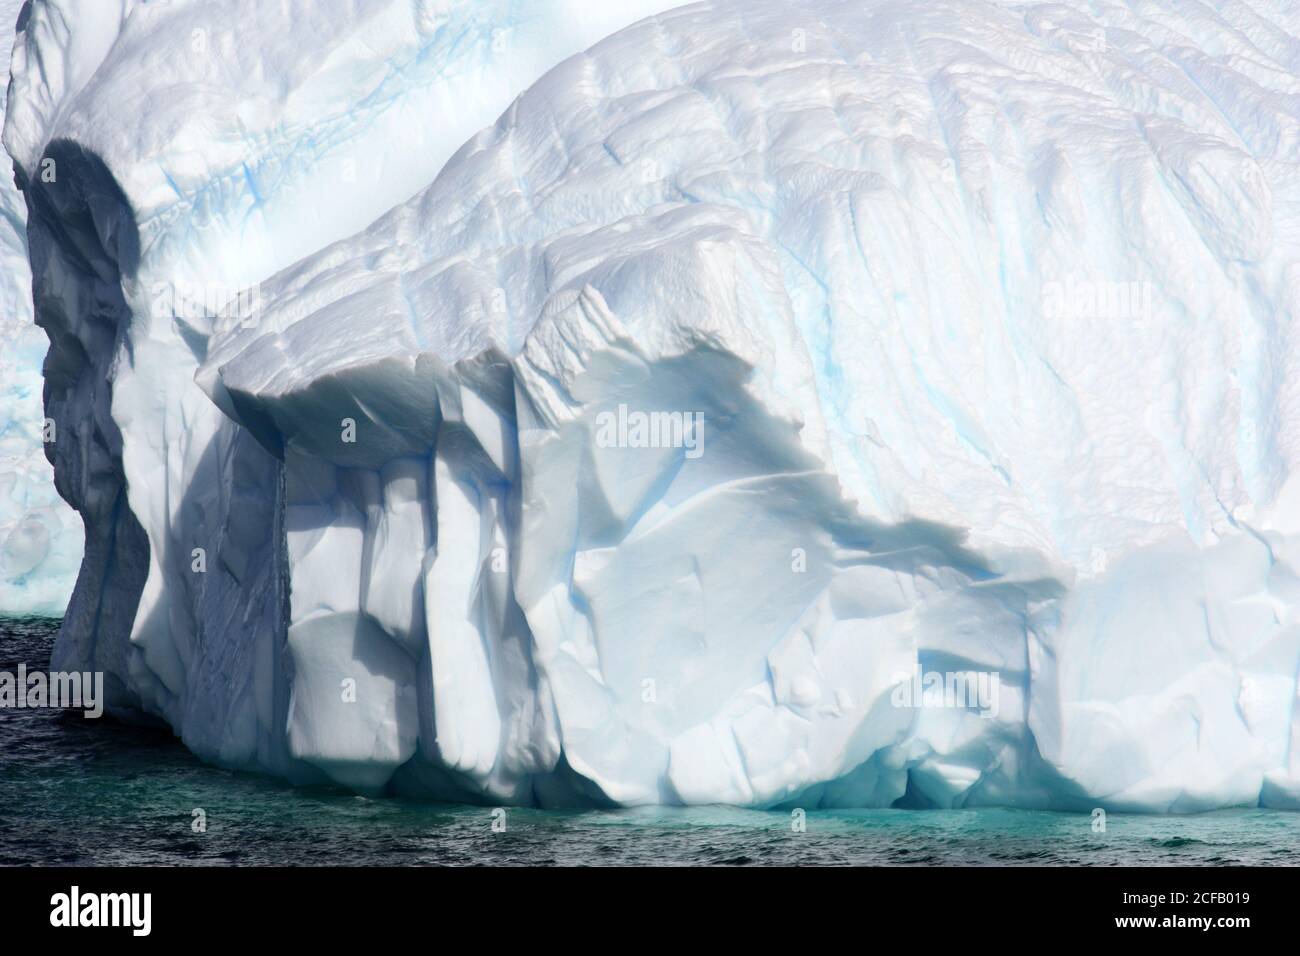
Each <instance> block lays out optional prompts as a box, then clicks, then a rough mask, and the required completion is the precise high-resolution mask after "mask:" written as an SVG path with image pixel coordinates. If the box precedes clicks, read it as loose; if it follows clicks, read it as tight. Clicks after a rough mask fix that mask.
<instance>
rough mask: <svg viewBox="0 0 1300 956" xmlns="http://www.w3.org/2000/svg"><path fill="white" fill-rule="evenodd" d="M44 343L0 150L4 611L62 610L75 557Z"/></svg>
mask: <svg viewBox="0 0 1300 956" xmlns="http://www.w3.org/2000/svg"><path fill="white" fill-rule="evenodd" d="M21 7H22V2H21V0H0V81H3V82H6V83H7V80H8V77H9V52H10V50H11V49H12V47H13V42H14V25H15V24H16V23H17V21H18V13H19V10H20V8H21ZM3 118H4V102H3V99H0V120H3ZM47 344H48V340H47V339H46V337H45V333H44V332H42V331H41V330H40V329H39V328H37V326H36V325H35V324H34V323H33V321H32V276H31V270H30V268H29V267H28V264H27V207H26V204H25V202H24V200H23V197H22V194H21V193H20V192H19V191H18V190H17V189H16V188H15V187H14V174H13V165H12V164H11V163H10V161H9V156H8V154H7V153H5V152H4V151H3V150H0V612H2V613H7V614H50V615H56V616H57V615H59V614H62V613H63V609H64V608H65V607H66V606H67V603H68V596H69V595H70V594H72V585H73V583H74V582H75V581H76V579H77V567H78V565H80V563H81V542H82V527H81V519H80V517H78V515H77V513H76V512H75V511H73V510H72V509H71V508H70V507H68V505H67V504H66V503H65V502H64V501H63V499H62V498H60V497H59V495H58V492H57V491H55V488H54V471H53V469H52V468H51V467H50V463H49V462H48V461H47V460H46V458H45V440H46V439H47V438H49V437H57V433H56V434H55V435H54V436H51V434H50V429H49V426H48V424H47V423H46V421H45V413H44V412H43V411H42V408H41V363H42V361H43V360H44V358H45V350H46V346H47Z"/></svg>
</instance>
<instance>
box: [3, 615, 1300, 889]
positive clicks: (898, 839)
mask: <svg viewBox="0 0 1300 956" xmlns="http://www.w3.org/2000/svg"><path fill="white" fill-rule="evenodd" d="M57 629H58V622H57V621H50V620H12V619H10V620H6V619H0V670H2V671H8V672H10V673H15V672H16V671H17V667H18V663H19V662H20V661H21V662H25V663H26V665H27V667H28V669H29V670H33V669H35V670H42V671H43V670H47V669H48V666H49V654H50V647H51V645H52V643H53V639H54V635H55V633H56V631H57ZM195 810H202V811H203V816H204V818H205V821H206V830H205V831H204V832H195V829H194V821H195V814H194V811H195ZM495 819H497V822H498V826H497V828H496V829H494V827H493V823H494V816H493V808H489V807H478V806H454V805H446V804H435V803H419V802H411V801H399V800H389V799H367V798H364V797H358V796H355V795H353V794H349V793H345V792H341V791H334V790H329V789H296V788H293V787H289V786H287V785H285V784H282V783H279V782H277V781H275V780H271V779H267V778H264V777H260V776H257V775H254V774H247V773H235V772H231V771H228V770H221V769H218V768H215V767H210V766H207V765H205V764H203V763H201V762H200V761H199V760H197V759H196V758H195V757H194V756H193V755H191V754H190V753H189V751H187V750H186V749H185V748H184V746H182V745H181V743H180V742H179V741H178V740H177V739H175V738H174V737H172V736H171V735H170V734H169V733H166V732H163V731H155V730H147V729H141V728H137V727H129V726H125V725H123V724H120V723H116V722H114V721H112V720H109V719H107V718H104V719H100V720H85V719H84V718H82V717H81V716H80V714H79V713H76V712H62V711H56V710H49V709H44V710H32V709H22V710H19V709H6V708H0V865H15V864H40V865H58V864H77V865H127V866H130V865H175V864H227V863H228V864H238V865H246V866H247V865H259V864H266V865H285V864H303V865H331V864H342V865H353V866H356V865H369V864H376V865H394V864H453V865H460V864H465V865H468V864H495V865H606V864H614V865H636V866H644V865H661V864H686V865H747V866H761V865H844V864H859V865H871V864H876V865H881V864H886V865H904V866H905V865H912V866H940V865H945V864H959V865H990V866H1008V865H1017V864H1039V865H1044V864H1047V865H1050V864H1061V865H1077V864H1092V865H1107V866H1113V865H1129V864H1144V865H1184V866H1185V865H1211V866H1213V865H1230V864H1237V865H1243V864H1244V865H1252V864H1271V865H1278V864H1282V865H1300V813H1285V812H1278V811H1269V810H1258V809H1241V810H1224V811H1219V812H1215V813H1205V814H1197V815H1191V816H1137V815H1123V814H1110V815H1109V816H1108V818H1107V821H1106V830H1105V832H1104V833H1097V832H1094V830H1093V826H1092V820H1091V818H1090V817H1089V816H1088V815H1086V814H1071V813H1047V812H1040V811H1030V810H998V809H981V810H860V811H810V812H809V813H808V814H807V817H806V821H805V822H806V829H805V830H803V832H797V831H796V828H795V827H794V826H793V823H794V821H793V820H792V817H791V814H790V813H788V812H785V811H781V812H777V811H770V812H769V811H753V810H737V809H733V808H728V807H704V808H692V809H680V808H666V809H643V810H619V811H591V810H584V811H554V810H523V809H509V810H507V811H505V817H504V824H505V828H504V830H501V829H500V819H499V817H498V818H495Z"/></svg>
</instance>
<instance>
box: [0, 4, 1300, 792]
mask: <svg viewBox="0 0 1300 956" xmlns="http://www.w3.org/2000/svg"><path fill="white" fill-rule="evenodd" d="M81 6H82V5H80V4H76V3H72V2H71V0H47V2H44V3H42V2H39V0H38V2H36V3H35V4H34V5H33V8H32V14H31V17H30V18H29V22H28V26H27V29H26V31H25V33H24V36H23V37H22V38H21V39H20V45H19V49H18V52H17V53H16V56H15V66H14V74H15V78H14V85H13V87H12V91H11V100H10V112H9V118H8V121H7V125H6V129H5V144H6V146H7V147H8V149H9V150H10V152H11V153H12V154H13V155H14V156H15V159H16V161H17V165H18V167H19V169H20V173H21V175H22V177H23V179H24V182H25V183H26V185H27V196H28V203H29V207H30V211H31V219H30V226H29V231H30V238H31V246H32V262H33V273H34V277H35V278H34V282H35V289H36V303H37V311H38V318H39V319H40V321H41V322H42V323H43V324H45V326H46V327H47V329H50V330H51V335H52V339H53V346H52V352H51V360H50V362H49V366H48V368H47V379H48V385H47V388H48V390H49V391H48V401H47V406H48V409H49V411H50V413H51V414H52V415H53V417H54V418H55V419H56V420H57V422H58V424H59V427H60V428H61V429H64V430H65V431H70V432H71V433H72V434H73V435H74V436H75V439H76V440H74V441H71V442H65V440H64V438H63V437H62V436H63V434H64V433H65V432H60V439H59V441H58V442H57V443H56V446H55V449H56V450H55V460H56V469H57V471H58V474H59V476H60V481H62V482H66V483H67V484H68V485H69V486H72V487H73V488H74V490H73V493H72V494H71V495H70V497H71V498H72V500H73V501H74V503H75V504H76V505H77V506H78V508H79V510H80V511H81V512H82V515H83V517H84V518H85V520H86V525H87V556H86V559H85V563H84V565H83V569H82V574H81V577H80V579H79V582H78V588H77V591H76V594H75V595H74V598H73V603H72V608H71V610H70V614H69V617H68V619H67V621H66V623H65V626H64V631H63V633H62V635H61V637H60V641H59V644H58V648H57V653H56V658H55V664H54V666H56V667H72V666H76V667H79V668H87V667H92V666H94V667H99V668H103V669H105V670H107V671H109V673H110V680H109V687H110V694H111V695H112V696H111V698H110V699H111V702H112V703H113V704H114V705H115V706H117V707H120V708H131V709H134V710H137V711H143V712H146V713H151V714H156V715H158V716H161V717H162V718H164V719H165V720H166V721H168V722H169V723H170V724H171V726H172V727H173V728H175V729H176V730H177V731H178V732H179V733H180V734H181V735H182V737H183V738H184V739H185V741H186V742H187V743H188V744H189V745H190V746H191V747H192V748H193V749H194V750H195V751H196V752H198V753H199V754H201V755H202V756H204V757H206V758H208V759H212V760H216V761H219V762H222V763H225V764H229V765H236V766H247V767H259V768H262V769H268V770H271V771H273V772H276V773H279V774H283V775H285V776H288V777H289V778H291V779H295V780H314V779H322V778H328V779H331V780H334V781H337V782H339V783H342V784H345V785H347V786H350V787H354V788H356V789H358V790H363V791H367V792H375V791H391V792H399V793H422V794H433V795H439V796H447V797H453V798H458V799H480V800H484V801H492V802H507V803H514V802H518V803H530V802H537V803H542V804H547V805H553V804H562V803H575V802H587V803H591V802H595V803H602V802H613V803H618V804H639V803H677V802H688V803H706V802H725V803H736V804H746V805H759V806H773V805H782V804H788V805H798V806H804V807H812V806H818V805H829V806H876V805H889V804H891V803H895V802H900V803H902V804H904V805H910V806H970V805H978V804H1017V805H1032V806H1050V807H1062V808H1074V809H1083V808H1090V807H1094V806H1105V807H1112V808H1119V809H1141V810H1160V811H1163V810H1173V811H1189V810H1198V809H1204V808H1210V807H1217V806H1225V805H1233V804H1256V803H1261V804H1264V805H1268V806H1283V807H1297V806H1300V734H1295V735H1294V736H1293V733H1292V731H1293V729H1297V721H1300V709H1298V708H1297V669H1298V667H1300V626H1297V624H1298V622H1297V615H1296V609H1297V607H1298V606H1300V604H1298V602H1300V578H1297V574H1296V569H1297V567H1298V566H1300V565H1298V562H1300V550H1297V549H1298V547H1300V478H1297V477H1296V474H1297V463H1298V456H1300V391H1298V390H1300V375H1298V374H1297V369H1296V368H1295V366H1296V364H1297V356H1298V355H1300V352H1298V351H1297V347H1296V342H1295V341H1294V337H1295V333H1294V332H1293V323H1294V321H1295V319H1296V318H1297V312H1298V311H1300V14H1298V13H1297V12H1296V10H1295V8H1294V7H1293V6H1292V5H1290V4H1288V3H1286V2H1284V0H1249V2H1235V3H1231V4H1224V5H1222V9H1220V10H1218V11H1214V10H1211V9H1210V8H1209V7H1207V6H1204V5H1197V6H1194V7H1193V6H1189V5H1183V4H1172V3H1171V4H1161V5H1157V4H1142V5H1135V6H1132V7H1130V6H1119V5H1113V6H1112V5H1102V4H1096V5H1094V4H1087V5H1085V4H1082V3H1077V4H1075V3H1072V4H1031V3H1010V2H1008V3H977V2H970V0H965V2H947V0H940V2H934V3H926V4H911V3H901V2H882V0H877V2H866V3H864V2H862V0H854V2H851V3H848V2H846V3H840V2H834V0H819V2H790V0H781V2H766V0H763V2H756V0H746V2H742V3H728V2H719V3H706V4H697V5H693V6H689V7H683V8H680V9H676V10H671V11H665V12H661V13H659V15H658V16H657V17H654V18H652V19H649V20H643V21H640V22H637V23H635V24H633V25H630V26H627V27H626V28H624V29H622V30H620V31H619V32H617V33H614V34H613V35H611V36H609V37H608V38H607V39H605V40H603V41H601V42H600V43H598V44H597V45H596V46H594V47H592V48H591V49H590V50H589V51H588V52H587V53H585V54H582V55H579V56H575V57H573V58H571V59H568V60H565V61H564V62H562V63H560V64H559V65H558V66H556V67H555V68H554V69H553V70H551V71H550V72H549V73H546V74H545V76H542V77H541V78H540V79H538V80H537V82H536V83H534V84H533V85H532V86H531V87H529V88H528V89H527V91H526V92H524V93H523V94H522V96H520V97H519V98H518V99H517V100H516V101H515V102H514V103H513V104H511V105H510V106H509V108H508V109H506V112H505V113H504V114H503V115H501V117H500V119H499V120H497V121H496V123H495V124H494V125H491V126H488V127H487V128H486V129H483V130H482V131H481V132H479V133H477V135H474V136H473V137H472V138H470V139H469V141H468V142H467V143H465V145H464V146H462V147H461V148H460V149H459V150H458V151H455V152H454V155H452V153H453V151H454V150H455V148H456V146H458V145H459V142H460V139H458V138H457V136H458V134H459V132H460V126H459V125H457V123H447V124H444V123H443V122H442V121H441V116H442V114H441V113H440V112H439V111H440V110H441V109H444V108H447V109H453V108H460V109H462V110H463V113H462V114H458V115H459V116H460V120H463V121H464V122H466V123H467V122H469V121H470V120H471V119H473V120H474V121H475V122H476V123H477V124H478V125H480V126H481V125H483V124H485V123H487V122H490V121H491V119H492V118H493V117H494V115H495V113H494V112H493V111H494V110H496V109H497V108H498V106H501V107H504V106H505V103H504V102H503V103H500V104H497V103H496V101H495V100H494V99H493V98H494V97H498V96H504V95H505V94H504V91H503V89H502V88H500V87H498V86H493V87H492V89H490V90H485V89H484V87H485V86H486V85H487V84H488V82H489V81H488V80H485V79H483V77H485V76H491V77H494V78H495V77H497V76H498V74H499V73H500V72H501V71H500V69H499V68H498V67H499V63H497V65H496V66H494V63H496V61H494V57H500V56H505V57H506V58H507V59H511V58H512V57H513V55H514V54H512V53H510V52H505V53H503V52H502V47H505V48H506V49H507V51H508V50H509V49H511V48H512V47H511V46H510V43H515V44H520V45H521V46H520V47H515V48H514V49H521V48H523V47H526V48H527V49H528V50H530V51H531V52H530V53H529V54H528V56H527V57H523V59H526V60H527V62H528V64H529V66H528V68H527V69H524V68H521V69H520V70H519V71H518V74H517V75H516V76H514V77H513V78H511V79H510V80H508V81H498V80H497V79H493V80H492V81H491V82H492V83H498V82H501V83H504V84H505V85H506V86H508V85H509V84H510V83H514V82H516V80H517V81H518V82H519V85H520V87H522V86H523V85H525V84H526V83H527V82H528V81H530V80H531V79H533V78H534V77H530V76H526V75H525V74H526V73H527V72H528V70H529V69H532V68H533V67H534V66H536V67H537V68H538V72H540V69H541V68H542V67H544V66H545V65H546V61H547V60H548V59H549V60H550V61H551V62H557V61H558V60H559V59H560V58H561V57H562V56H564V55H567V54H568V53H570V52H573V51H571V50H564V49H560V48H559V47H558V46H557V45H556V44H557V43H559V42H569V41H572V40H574V37H573V29H572V28H573V26H574V24H577V23H581V22H582V21H581V20H580V19H571V20H569V21H567V22H566V21H565V19H564V18H565V16H567V15H568V13H567V12H566V11H564V10H563V9H562V8H563V7H564V5H563V4H558V5H555V6H554V7H549V6H546V5H543V6H542V7H539V8H538V9H544V10H547V11H550V12H551V13H554V16H555V17H556V18H557V19H555V20H551V21H549V26H550V28H549V29H539V30H536V31H533V32H531V33H530V32H528V31H526V30H522V29H517V28H516V25H515V24H514V23H513V22H512V21H510V20H509V19H507V17H508V12H507V7H508V5H507V4H504V3H503V4H501V5H500V9H499V12H498V8H497V7H494V6H492V5H490V4H489V5H487V6H486V7H485V6H483V5H481V4H475V5H474V6H473V8H472V10H471V7H470V5H468V4H465V5H460V4H427V5H420V4H415V5H412V4H409V3H396V2H391V3H384V2H374V3H371V4H364V3H361V4H356V5H354V8H355V9H354V11H353V12H352V13H349V14H348V15H347V16H342V17H340V18H339V19H337V20H333V19H332V20H330V21H329V22H323V23H317V22H315V21H311V20H310V18H307V17H305V15H304V22H294V23H292V24H286V23H284V22H283V21H282V20H281V19H280V18H281V15H282V13H281V9H279V8H278V9H276V10H271V9H269V8H270V7H272V6H277V7H278V5H267V4H255V3H251V2H234V0H226V2H221V3H206V4H201V5H199V4H184V3H181V2H179V0H173V2H171V3H167V4H147V5H146V4H142V5H140V6H136V7H134V8H131V7H130V5H123V12H124V13H129V14H130V15H129V16H124V18H123V19H122V20H121V21H120V23H121V27H120V32H118V33H117V35H116V39H111V38H110V39H109V40H108V41H104V40H103V37H105V36H107V35H108V32H109V31H107V30H106V29H105V30H98V31H96V32H95V33H94V37H93V42H92V38H91V37H90V36H89V34H87V36H86V37H82V36H81V27H80V26H77V27H75V28H72V29H69V28H67V24H69V23H71V22H73V21H72V19H71V18H70V17H67V16H66V14H68V13H69V12H70V11H72V10H73V8H78V7H81ZM489 8H491V9H489ZM95 9H96V10H101V11H102V10H104V9H107V5H99V6H96V7H95ZM484 11H486V12H484ZM556 11H558V12H556ZM299 12H300V13H301V12H302V11H299ZM621 12H622V13H625V14H626V17H625V18H624V21H625V22H626V23H629V24H630V23H632V21H634V20H636V19H637V17H639V16H641V15H643V14H645V13H647V12H652V11H650V10H644V9H642V10H632V9H631V8H630V7H629V8H627V9H625V10H622V11H621ZM61 15H62V16H61ZM547 15H548V14H540V15H539V16H541V17H542V19H543V20H545V18H546V16H547ZM611 16H613V14H611ZM412 17H414V18H415V20H414V22H412ZM493 17H499V19H493ZM481 18H482V19H481ZM308 21H310V22H308ZM562 22H566V30H564V31H558V30H557V29H556V24H557V23H562ZM288 26H292V27H293V30H292V34H291V39H290V38H289V37H290V34H289V33H286V32H285V31H286V29H287V27H288ZM606 27H608V28H610V29H612V26H611V25H610V24H605V25H603V26H602V30H605V28H606ZM605 32H607V31H605ZM561 34H562V35H563V36H564V37H565V40H564V41H558V40H557V39H556V37H557V35H561ZM196 37H197V38H200V39H201V41H202V42H201V43H200V46H201V48H202V52H201V53H198V54H196V53H195V52H194V49H195V48H194V42H195V38H196ZM227 37H229V38H230V39H227ZM466 37H469V39H465V38H466ZM502 37H507V38H510V42H505V41H502ZM594 39H595V37H588V38H585V39H584V40H583V41H582V43H579V44H578V45H579V46H582V45H586V43H587V42H589V41H591V40H594ZM417 43H418V44H419V45H420V46H419V51H418V52H413V51H411V49H410V47H411V45H413V44H417ZM97 44H98V45H97ZM529 44H532V45H531V46H530V45H529ZM144 51H147V53H146V52H144ZM511 61H512V62H513V59H511ZM38 65H39V68H38ZM92 75H93V79H90V77H92ZM476 78H477V79H476ZM164 91H165V94H166V95H164ZM480 93H481V95H480ZM439 97H441V99H439ZM448 104H454V107H453V106H449V105H448ZM475 110H478V111H479V112H480V113H481V114H483V115H478V116H477V117H475V116H473V115H471V114H473V113H474V111H475ZM458 122H459V120H458ZM448 129H449V130H451V132H448V133H447V135H446V136H444V135H443V130H448ZM462 139H463V137H462ZM413 144H415V145H413ZM431 144H432V145H431ZM417 147H418V148H417ZM448 157H450V158H448ZM43 159H52V160H54V161H55V165H56V166H57V169H58V175H57V178H56V181H55V182H49V183H47V182H44V181H42V180H41V179H40V177H39V170H40V168H41V164H42V160H43ZM349 159H351V160H352V161H353V164H354V166H355V169H352V167H350V166H349V163H348V162H347V160H349ZM349 170H352V171H355V172H357V175H356V176H352V177H349V176H348V175H347V173H348V172H349ZM435 174H436V178H434V175H435ZM420 176H424V179H423V180H420ZM430 179H432V184H431V185H427V187H426V188H423V189H422V191H420V192H418V193H416V194H415V195H414V198H411V199H409V200H407V201H405V202H403V203H402V204H401V205H398V206H397V207H396V208H394V209H392V211H391V212H388V213H387V214H386V215H383V216H382V218H379V219H378V220H377V221H375V222H374V223H373V225H370V226H369V227H368V228H366V229H364V231H362V232H360V233H358V234H356V235H352V236H351V237H347V234H348V233H349V232H351V231H352V230H353V229H355V228H357V227H359V226H360V225H362V224H363V223H364V222H366V221H369V220H370V219H373V218H374V216H375V215H378V214H379V213H380V212H382V211H383V209H384V208H387V206H389V205H391V204H392V203H393V202H395V201H398V200H400V199H402V198H403V197H402V195H399V194H401V193H403V190H406V194H409V193H410V192H414V191H415V189H417V188H419V186H420V185H422V184H424V183H428V181H429V180H430ZM408 187H409V189H408ZM377 207H378V208H377ZM333 240H339V241H337V242H333V244H332V245H328V246H326V247H324V248H323V249H322V248H320V247H321V246H322V244H324V243H327V242H331V241H333ZM304 255H305V256H306V258H304V259H301V261H296V260H298V259H300V258H301V257H302V256H304ZM182 281H188V282H192V283H195V284H206V286H208V287H217V288H222V289H239V288H242V287H245V286H252V285H254V284H259V285H257V289H256V294H255V295H253V296H251V297H250V296H249V295H247V294H245V295H240V296H235V297H233V301H232V303H231V304H230V305H229V306H228V307H226V308H225V309H222V310H200V312H199V314H197V315H196V314H194V311H193V310H190V309H179V308H177V307H176V303H175V297H174V296H171V297H169V296H164V297H163V299H164V300H165V301H164V305H163V307H161V308H160V305H159V295H158V292H159V288H160V285H161V287H162V288H163V289H164V290H166V289H169V288H174V287H175V285H176V284H177V283H179V282H182ZM650 413H658V414H659V415H660V416H661V421H668V420H669V419H666V418H663V417H662V416H664V415H668V416H676V418H675V421H676V423H678V424H679V425H681V426H682V427H681V428H680V429H679V431H678V433H677V434H676V435H672V434H671V432H668V433H667V434H669V436H670V437H672V438H674V439H675V441H670V442H667V443H666V445H667V447H664V445H665V443H663V442H658V441H655V442H640V441H637V440H636V438H635V437H634V433H635V427H633V428H632V429H631V430H629V428H628V427H626V426H627V425H629V423H632V422H633V421H634V420H635V419H636V417H637V416H640V415H646V414H650ZM611 422H617V423H618V425H619V426H620V427H614V428H611V427H610V425H611ZM630 432H631V433H630ZM611 436H612V437H611ZM661 437H662V436H661ZM645 445H650V446H658V447H641V446H645ZM196 549H200V550H197V551H196ZM935 675H938V677H939V678H944V677H947V678H949V679H951V678H952V677H953V676H954V675H961V676H962V677H963V679H968V680H969V681H970V682H971V683H972V684H973V685H976V686H978V687H979V688H980V689H981V690H983V691H985V692H986V693H984V694H980V695H978V697H979V699H978V700H974V699H966V700H962V699H956V700H954V699H952V696H951V695H949V698H948V699H947V700H945V699H944V695H938V697H937V699H934V698H925V699H924V700H918V699H917V698H918V696H922V697H924V696H925V695H918V694H917V693H915V690H914V689H915V688H916V687H917V685H918V684H919V685H928V683H929V679H930V678H931V677H934V676H935ZM957 696H958V698H960V696H961V695H957ZM918 704H921V706H917V705H918ZM945 705H948V706H945ZM1293 739H1294V741H1295V742H1294V743H1293Z"/></svg>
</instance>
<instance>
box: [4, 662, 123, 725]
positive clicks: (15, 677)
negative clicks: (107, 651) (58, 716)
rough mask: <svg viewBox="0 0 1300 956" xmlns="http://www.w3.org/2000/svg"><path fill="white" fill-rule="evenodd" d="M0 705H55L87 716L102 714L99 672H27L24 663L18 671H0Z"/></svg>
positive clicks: (20, 706)
mask: <svg viewBox="0 0 1300 956" xmlns="http://www.w3.org/2000/svg"><path fill="white" fill-rule="evenodd" d="M0 707H16V708H18V709H20V710H21V709H22V708H26V707H30V708H37V707H58V708H73V709H82V710H84V711H85V715H86V716H87V717H99V716H100V715H102V714H103V713H104V674H103V672H102V671H94V672H91V671H86V672H84V673H82V672H81V671H71V672H67V671H54V672H53V673H50V674H45V673H43V672H41V671H32V672H31V673H28V671H27V665H26V664H19V665H18V673H17V674H14V673H12V672H10V671H0Z"/></svg>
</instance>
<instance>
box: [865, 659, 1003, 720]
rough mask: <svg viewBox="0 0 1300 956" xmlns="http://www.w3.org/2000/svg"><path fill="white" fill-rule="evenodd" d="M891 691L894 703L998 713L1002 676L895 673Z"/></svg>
mask: <svg viewBox="0 0 1300 956" xmlns="http://www.w3.org/2000/svg"><path fill="white" fill-rule="evenodd" d="M894 680H895V681H897V684H896V685H895V687H894V690H893V693H892V694H891V695H890V698H889V700H890V703H892V704H893V705H894V706H895V707H946V708H961V709H965V710H978V711H979V714H980V716H981V717H996V716H997V714H998V690H999V688H1000V686H1001V679H1000V677H999V675H998V674H997V673H996V672H993V671H947V672H946V673H940V672H939V671H926V672H925V673H922V672H921V671H920V670H919V669H918V670H916V671H914V672H913V673H912V674H911V675H910V676H909V675H907V674H898V675H896V676H895V677H894Z"/></svg>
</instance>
